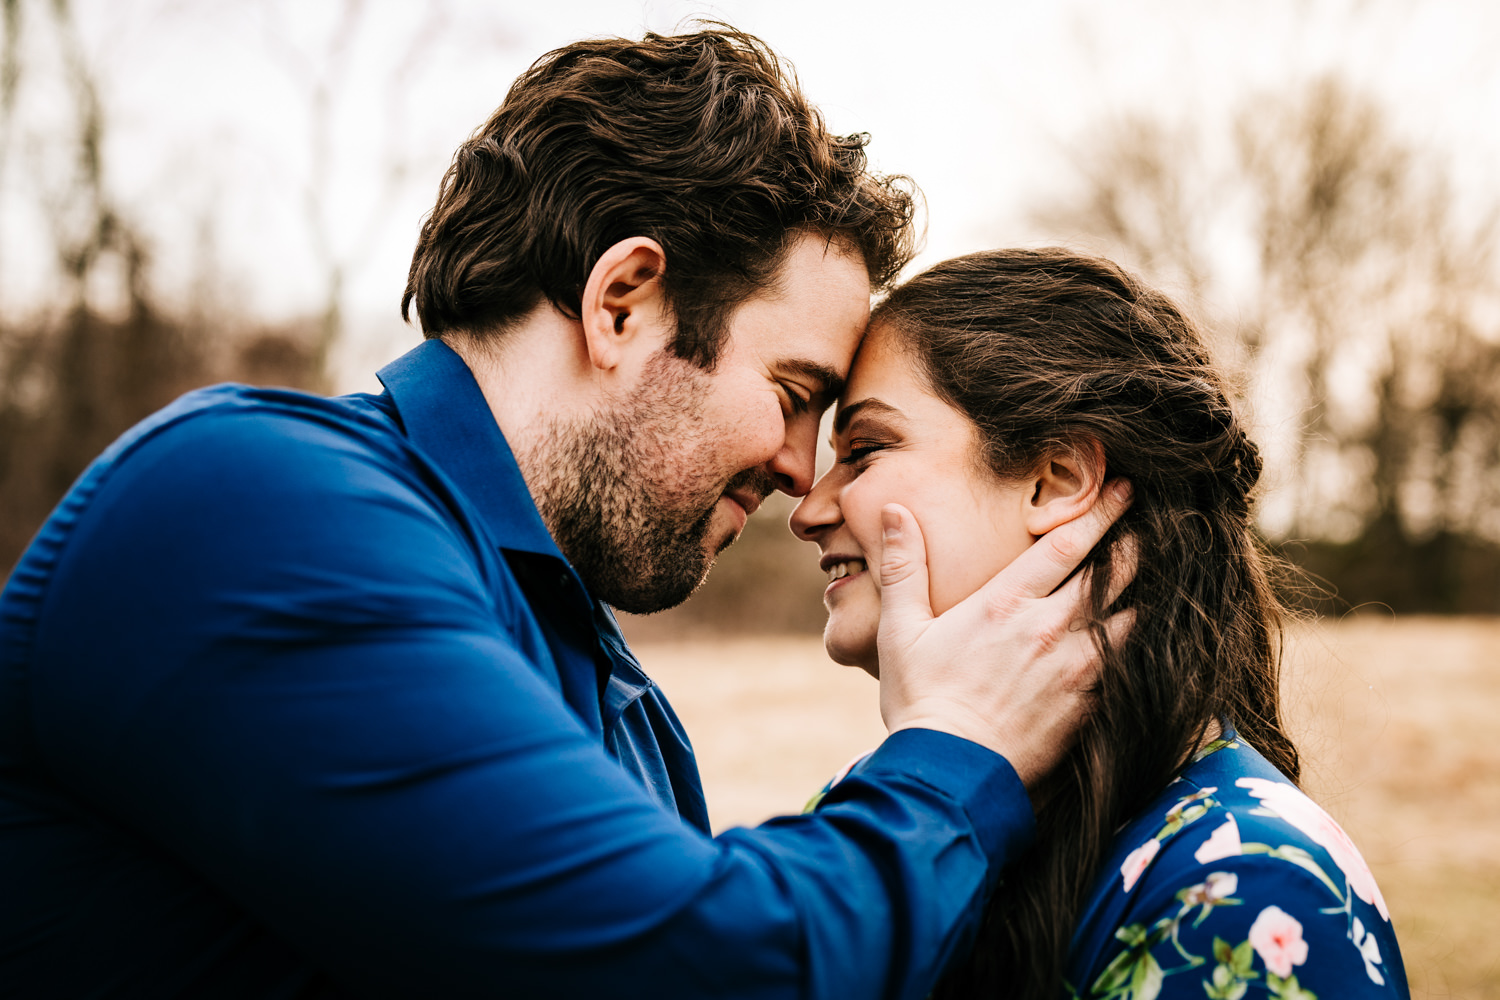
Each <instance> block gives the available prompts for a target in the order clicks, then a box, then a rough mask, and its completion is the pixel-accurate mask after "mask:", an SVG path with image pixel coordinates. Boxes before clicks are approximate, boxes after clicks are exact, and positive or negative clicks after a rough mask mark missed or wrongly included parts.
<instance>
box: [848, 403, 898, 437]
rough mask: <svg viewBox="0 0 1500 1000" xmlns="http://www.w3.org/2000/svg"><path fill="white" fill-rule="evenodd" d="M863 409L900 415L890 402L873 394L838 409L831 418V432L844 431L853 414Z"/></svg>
mask: <svg viewBox="0 0 1500 1000" xmlns="http://www.w3.org/2000/svg"><path fill="white" fill-rule="evenodd" d="M863 410H868V411H870V412H871V413H888V414H891V415H892V416H897V417H899V416H901V411H900V410H898V409H896V408H895V407H894V406H892V405H891V404H890V403H887V402H885V401H884V400H881V399H876V398H875V397H874V396H870V397H868V398H866V399H861V400H860V401H859V402H857V403H850V404H849V405H848V406H846V407H844V408H843V409H841V410H839V412H838V415H837V416H836V417H834V418H833V433H835V434H842V433H844V430H845V429H846V428H847V427H848V426H849V421H851V420H853V419H854V417H855V415H856V414H858V413H859V412H861V411H863Z"/></svg>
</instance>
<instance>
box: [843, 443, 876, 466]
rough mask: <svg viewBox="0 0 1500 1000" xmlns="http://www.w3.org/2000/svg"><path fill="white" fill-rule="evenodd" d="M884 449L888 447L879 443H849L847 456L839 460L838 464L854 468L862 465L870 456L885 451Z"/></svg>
mask: <svg viewBox="0 0 1500 1000" xmlns="http://www.w3.org/2000/svg"><path fill="white" fill-rule="evenodd" d="M886 447H888V446H887V445H885V444H882V443H879V442H866V441H859V442H851V443H850V446H849V452H848V454H846V455H845V456H844V457H843V458H840V459H839V464H840V465H852V466H856V467H858V466H861V465H864V464H865V463H866V461H867V460H868V459H869V458H870V456H871V455H874V454H875V453H876V452H879V451H883V450H885V448H886Z"/></svg>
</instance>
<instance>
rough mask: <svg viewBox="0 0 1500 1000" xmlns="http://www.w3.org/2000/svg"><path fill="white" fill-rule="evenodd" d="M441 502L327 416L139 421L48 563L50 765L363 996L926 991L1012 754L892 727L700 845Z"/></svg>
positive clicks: (982, 882) (999, 856)
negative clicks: (591, 728)
mask: <svg viewBox="0 0 1500 1000" xmlns="http://www.w3.org/2000/svg"><path fill="white" fill-rule="evenodd" d="M389 447H394V446H389ZM447 510H448V505H447V501H446V500H445V498H444V496H443V485H442V483H441V482H437V481H435V480H434V479H433V478H432V477H431V476H429V475H424V474H423V473H422V472H421V471H420V470H419V469H416V468H414V467H413V465H412V463H411V462H410V461H407V460H404V459H403V457H402V456H401V455H399V454H397V453H396V452H394V451H389V450H388V447H387V446H376V445H372V444H371V443H370V442H368V441H364V440H361V439H360V438H359V437H358V436H356V435H351V434H349V433H348V432H347V431H344V430H341V429H339V428H338V427H337V426H334V425H332V424H320V423H317V422H314V421H309V420H305V419H293V418H291V417H287V418H284V419H279V418H268V417H266V416H264V415H258V416H255V417H253V418H252V417H245V416H236V415H229V416H224V417H219V416H214V415H212V414H209V415H205V416H200V417H195V418H193V419H192V420H189V421H185V422H184V423H183V424H181V425H179V426H178V427H175V428H172V429H169V430H166V431H163V432H161V433H159V434H158V435H157V436H156V437H154V438H152V439H150V440H149V441H147V442H146V443H145V444H143V445H141V446H140V447H139V449H138V450H137V451H136V452H135V453H133V454H132V455H130V456H129V457H128V458H127V459H125V460H124V461H122V462H121V464H120V466H119V468H117V469H116V470H115V471H114V472H113V474H112V475H111V476H110V478H109V479H108V480H106V481H105V482H104V484H103V486H102V487H101V492H100V494H99V496H98V497H97V498H96V500H95V503H94V504H93V507H92V508H91V509H90V511H88V512H87V514H86V515H85V516H84V517H83V518H82V519H80V521H79V523H78V525H77V528H76V530H75V535H74V537H73V539H72V540H71V541H70V542H69V545H68V550H67V553H66V555H65V557H64V559H63V560H62V562H61V564H60V565H59V567H58V570H57V573H56V575H55V577H54V583H53V587H52V594H51V595H50V596H49V598H48V600H49V606H48V610H47V615H46V618H45V619H44V622H43V627H42V629H41V630H40V632H39V639H38V645H37V659H36V662H37V663H39V664H45V669H39V670H38V675H37V677H36V679H35V681H34V692H35V693H34V701H35V713H36V718H37V732H38V740H39V743H40V744H41V750H42V752H43V754H44V756H45V757H46V759H47V760H48V763H49V766H50V767H52V768H53V770H54V772H55V773H56V774H57V775H58V776H59V778H60V780H62V781H64V782H65V783H67V784H68V786H69V787H71V788H73V789H75V790H76V792H77V794H78V795H80V796H81V797H82V798H83V799H85V800H86V801H87V802H88V803H89V805H90V807H91V808H93V809H95V810H97V811H98V812H99V813H100V814H101V815H103V816H105V817H108V819H109V820H110V821H111V822H114V823H118V824H120V825H122V826H123V827H125V828H128V829H129V830H130V831H132V834H133V835H136V836H139V837H140V838H142V839H143V841H144V842H145V843H147V844H149V845H150V849H151V850H152V851H164V852H166V854H167V855H169V856H170V857H172V858H173V859H175V860H177V861H179V862H180V863H181V864H183V865H185V866H187V867H188V868H190V869H191V870H192V871H194V872H195V873H197V874H198V875H199V876H201V877H202V878H203V879H204V880H206V881H207V882H208V883H210V884H211V885H212V886H213V887H214V889H215V890H216V891H217V892H218V893H221V894H222V895H223V896H224V897H225V898H227V899H228V900H230V901H231V903H232V905H233V906H235V907H237V908H241V909H242V910H243V911H245V912H247V913H249V914H252V915H253V917H254V919H255V920H256V921H257V922H258V923H260V924H261V925H263V926H264V927H267V928H269V929H270V930H271V931H272V932H273V933H274V934H275V935H277V936H278V937H280V938H281V939H283V940H285V941H287V942H289V943H291V945H292V946H293V947H294V948H296V949H297V950H298V951H300V952H301V953H302V954H304V955H306V956H308V957H309V959H310V961H312V962H313V963H314V964H315V965H316V966H317V967H319V968H320V969H322V970H324V972H326V973H327V974H328V975H329V976H330V977H332V978H333V979H334V980H335V981H337V982H338V983H340V984H341V985H343V986H344V987H345V988H347V989H349V990H351V991H353V992H354V993H356V994H357V995H360V996H368V997H410V996H444V997H479V996H532V995H537V996H541V995H546V996H559V997H570V996H603V995H609V996H612V997H621V998H623V997H637V996H638V997H670V998H692V997H718V998H725V997H746V998H749V997H757V998H761V997H765V998H772V997H778V998H779V997H788V998H790V997H809V998H811V997H828V998H834V997H837V998H840V1000H858V998H867V997H868V998H875V997H912V998H916V997H921V996H923V995H924V994H925V993H926V991H927V990H928V989H929V988H930V986H931V984H932V982H933V981H934V980H935V979H936V977H937V974H938V972H939V970H940V969H941V967H942V964H943V962H945V961H946V960H947V958H948V957H950V956H951V955H952V954H953V953H954V952H955V951H956V950H957V949H958V948H959V947H961V946H962V945H963V943H964V941H965V939H966V938H967V936H968V935H969V934H970V932H971V931H972V928H973V926H974V924H975V922H976V920H977V918H978V916H979V914H980V912H981V910H982V905H981V904H982V901H983V898H984V896H985V894H986V892H987V890H988V888H989V885H990V883H991V881H992V880H993V877H994V875H995V874H997V873H998V865H999V863H1000V862H1003V860H1004V859H1005V858H1007V857H1013V856H1014V855H1015V854H1016V853H1017V852H1019V850H1021V849H1022V848H1023V847H1024V845H1025V843H1026V841H1027V840H1028V839H1029V838H1030V836H1031V830H1032V820H1031V810H1030V804H1029V800H1028V799H1027V797H1026V793H1025V791H1024V789H1023V787H1022V786H1021V784H1020V783H1019V781H1018V780H1017V779H1016V777H1015V774H1014V772H1013V771H1012V770H1011V769H1010V768H1009V766H1008V765H1007V764H1006V763H1005V762H1004V761H1003V760H1002V759H1001V758H999V757H998V756H996V755H994V754H992V753H990V752H989V751H986V750H984V749H982V748H980V747H978V746H976V745H974V744H971V743H968V742H967V741H964V740H961V739H958V738H956V737H951V736H946V735H943V734H938V733H932V732H923V731H910V732H903V733H898V734H895V735H894V736H892V737H891V738H890V739H889V740H888V741H887V742H886V743H885V744H884V745H883V746H882V747H881V748H880V749H879V750H878V751H877V752H876V753H875V755H874V756H873V757H872V758H871V760H870V761H869V763H868V764H867V765H866V766H865V767H864V768H863V769H862V770H861V772H860V774H859V775H857V776H853V777H851V778H850V779H848V780H846V781H844V782H842V783H841V784H840V786H839V787H838V788H837V789H835V790H834V791H833V792H832V793H831V794H830V795H829V797H828V799H827V800H826V801H825V802H824V804H823V807H822V808H821V809H820V810H819V812H818V813H817V814H816V815H812V816H804V817H795V818H788V819H781V820H776V821H773V822H771V823H768V824H766V825H765V826H763V827H760V828H758V829H754V830H734V831H730V832H728V833H726V834H724V835H722V836H720V837H719V838H717V839H710V838H708V837H706V836H703V835H701V834H699V833H697V832H696V831H694V830H692V829H690V828H689V827H688V826H686V825H685V824H684V823H682V822H681V821H680V820H678V818H677V817H675V816H673V815H670V814H668V813H667V812H665V811H663V810H661V809H660V808H658V807H657V806H656V805H655V804H654V803H653V802H652V801H651V800H650V798H649V797H648V796H647V795H646V793H645V791H644V790H643V789H642V788H641V787H640V786H639V785H638V784H637V783H636V782H635V781H633V780H632V779H631V778H630V776H629V775H628V774H626V773H625V772H624V771H623V770H622V769H621V768H620V767H619V766H618V765H617V764H616V763H615V762H614V761H613V760H612V759H610V758H609V757H608V756H607V754H606V753H605V752H604V750H603V748H602V747H601V745H600V742H599V739H598V737H597V736H596V735H594V734H591V733H590V732H588V731H587V730H586V729H585V727H584V726H583V725H582V724H581V723H580V722H579V720H578V719H577V718H576V717H575V716H574V715H573V714H572V713H571V712H570V710H569V709H568V708H567V706H566V705H565V703H564V702H563V700H562V699H561V697H560V696H559V694H558V692H557V691H556V689H555V687H554V686H552V685H551V684H549V683H548V681H547V680H546V678H545V674H544V672H543V671H540V670H539V669H538V666H537V664H535V663H534V662H532V661H531V660H529V659H528V657H527V656H526V655H525V654H524V653H523V652H522V650H521V648H520V647H519V646H518V645H517V643H516V642H515V641H514V640H513V637H512V636H510V635H509V634H508V633H507V631H506V629H505V628H504V627H503V626H502V625H501V624H500V622H501V621H503V620H504V617H505V616H504V615H503V614H501V613H500V612H499V610H498V609H497V608H496V606H495V600H496V599H495V596H494V591H493V588H492V587H491V586H490V585H489V583H490V581H487V580H486V579H484V570H483V567H482V565H481V561H480V560H477V559H476V558H475V549H474V546H475V545H476V544H479V543H478V542H477V541H476V539H475V538H474V537H473V535H472V532H469V531H466V529H465V528H464V526H463V525H462V524H461V523H460V522H459V521H458V520H456V519H455V518H453V517H452V516H450V515H449V514H448V513H445V512H446V511H447Z"/></svg>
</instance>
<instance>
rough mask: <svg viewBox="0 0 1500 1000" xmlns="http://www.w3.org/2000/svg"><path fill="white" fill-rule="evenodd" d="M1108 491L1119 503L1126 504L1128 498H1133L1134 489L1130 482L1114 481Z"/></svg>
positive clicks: (1123, 480) (1124, 480) (1126, 480)
mask: <svg viewBox="0 0 1500 1000" xmlns="http://www.w3.org/2000/svg"><path fill="white" fill-rule="evenodd" d="M1109 490H1110V493H1111V494H1112V495H1113V496H1114V498H1115V499H1116V500H1117V501H1119V502H1120V503H1128V502H1129V501H1130V498H1131V497H1133V496H1135V487H1134V486H1132V485H1131V484H1130V480H1128V479H1116V480H1115V481H1114V485H1112V486H1110V488H1109Z"/></svg>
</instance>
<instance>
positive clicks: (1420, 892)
mask: <svg viewBox="0 0 1500 1000" xmlns="http://www.w3.org/2000/svg"><path fill="white" fill-rule="evenodd" d="M636 649H637V652H638V653H639V654H640V656H641V659H642V660H643V662H644V663H645V665H646V669H647V670H648V671H649V672H650V673H651V674H652V675H653V676H654V677H655V678H656V680H657V681H658V682H659V683H660V684H661V685H662V686H663V687H664V688H665V689H666V691H667V692H668V694H669V695H670V696H671V698H672V702H673V704H674V705H675V706H676V707H677V710H678V712H679V714H681V716H682V718H683V720H684V722H685V724H686V725H687V728H688V731H689V733H691V734H692V737H693V741H694V745H695V746H696V747H697V750H698V756H699V761H700V764H701V767H702V770H703V778H704V782H705V784H706V785H707V788H708V797H709V806H710V809H711V810H712V813H713V816H714V820H715V824H716V827H717V828H720V829H722V828H725V827H729V826H734V825H737V824H747V823H756V822H759V821H760V820H762V819H765V818H766V817H768V816H771V815H774V814H776V813H779V812H788V811H795V810H797V809H800V808H801V806H802V803H803V802H804V801H805V800H806V799H807V798H808V797H809V796H810V795H811V794H812V793H813V792H815V791H816V790H817V789H818V788H819V787H820V786H821V785H822V784H823V782H824V781H825V780H826V779H827V778H828V777H829V775H831V774H832V773H833V772H834V771H835V770H837V769H838V768H839V767H840V766H842V765H843V764H844V763H845V762H846V761H847V760H848V759H849V758H850V757H852V756H853V755H855V754H856V753H859V752H861V751H862V750H865V749H868V748H869V747H872V746H874V745H875V744H876V743H878V742H879V741H880V739H881V736H882V735H883V732H884V730H883V728H882V727H881V725H880V720H879V716H878V710H877V702H876V698H877V692H876V687H875V683H874V681H872V680H870V679H869V678H868V677H866V676H865V675H864V674H862V673H859V672H858V671H853V670H849V669H847V668H842V667H839V666H836V665H835V664H833V663H831V662H829V661H828V660H827V659H826V658H825V657H824V655H823V651H822V645H821V643H820V642H819V641H818V640H817V639H815V638H802V637H795V638H781V639H766V640H746V639H727V638H721V639H704V640H700V641H693V642H685V643H659V642H648V643H642V644H638V645H637V647H636ZM1286 699H1287V705H1288V708H1289V712H1290V716H1291V724H1292V726H1293V729H1294V731H1295V733H1296V734H1297V736H1298V737H1299V740H1300V744H1301V747H1302V750H1303V755H1304V760H1305V762H1306V764H1305V772H1304V784H1305V786H1306V787H1307V789H1308V791H1309V792H1311V793H1312V794H1313V795H1314V797H1316V798H1318V799H1319V800H1320V801H1321V802H1322V803H1323V804H1324V806H1325V807H1326V808H1327V809H1328V810H1329V811H1330V812H1332V813H1333V814H1334V815H1335V816H1336V817H1338V818H1339V819H1340V820H1341V821H1342V822H1343V823H1344V825H1345V826H1346V827H1347V828H1348V830H1349V832H1350V834H1351V835H1352V836H1353V837H1354V839H1355V840H1356V841H1357V842H1358V843H1359V844H1360V846H1361V848H1362V850H1363V851H1364V853H1365V856H1366V858H1367V859H1368V860H1369V861H1370V865H1371V867H1372V868H1373V869H1374V870H1375V874H1376V876H1377V877H1378V878H1379V880H1380V883H1381V887H1382V889H1383V891H1384V893H1385V896H1386V899H1387V900H1388V901H1389V903H1390V907H1391V910H1392V913H1393V915H1394V919H1395V921H1396V926H1397V930H1398V933H1399V934H1400V936H1401V942H1402V948H1403V951H1404V953H1405V957H1406V964H1407V969H1408V972H1409V974H1410V979H1411V987H1412V994H1413V996H1414V997H1418V998H1447V997H1452V998H1464V1000H1500V739H1494V738H1492V736H1491V729H1492V726H1493V725H1494V722H1495V720H1496V719H1497V717H1500V620H1497V619H1485V620H1481V619H1468V620H1462V619H1461V620H1439V619H1404V620H1396V621H1392V620H1390V619H1380V620H1376V619H1372V618H1357V619H1351V620H1347V621H1344V622H1340V623H1330V624H1321V625H1314V626H1307V627H1305V628H1303V629H1301V630H1299V631H1298V632H1297V633H1296V634H1295V635H1294V636H1293V637H1292V642H1291V647H1290V649H1289V651H1288V657H1287V671H1286Z"/></svg>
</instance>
